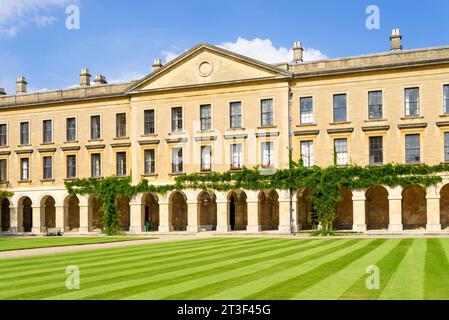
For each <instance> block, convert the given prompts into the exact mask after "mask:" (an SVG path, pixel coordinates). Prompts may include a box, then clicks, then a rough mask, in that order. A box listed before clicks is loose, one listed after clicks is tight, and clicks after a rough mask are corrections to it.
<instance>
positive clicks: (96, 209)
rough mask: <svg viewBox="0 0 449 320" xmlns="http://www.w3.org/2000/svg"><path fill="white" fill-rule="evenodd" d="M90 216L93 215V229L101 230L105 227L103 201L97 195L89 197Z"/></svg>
mask: <svg viewBox="0 0 449 320" xmlns="http://www.w3.org/2000/svg"><path fill="white" fill-rule="evenodd" d="M89 211H90V212H89V216H90V217H92V222H91V223H92V229H93V230H94V231H101V230H102V229H103V215H104V214H103V202H101V201H100V200H98V199H97V197H95V196H91V197H90V198H89Z"/></svg>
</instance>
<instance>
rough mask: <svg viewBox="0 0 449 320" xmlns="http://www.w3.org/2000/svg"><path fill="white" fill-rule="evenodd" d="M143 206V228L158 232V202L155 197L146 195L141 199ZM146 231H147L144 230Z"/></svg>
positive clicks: (149, 194)
mask: <svg viewBox="0 0 449 320" xmlns="http://www.w3.org/2000/svg"><path fill="white" fill-rule="evenodd" d="M143 202H144V205H145V221H144V222H145V227H146V226H148V227H149V230H148V231H158V230H159V200H158V198H157V196H156V195H153V194H151V193H148V194H146V195H145V196H144V199H143ZM145 230H147V229H145Z"/></svg>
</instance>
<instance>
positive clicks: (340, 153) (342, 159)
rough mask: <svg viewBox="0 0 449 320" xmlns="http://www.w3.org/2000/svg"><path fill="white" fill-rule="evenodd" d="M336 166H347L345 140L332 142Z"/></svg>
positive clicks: (346, 143)
mask: <svg viewBox="0 0 449 320" xmlns="http://www.w3.org/2000/svg"><path fill="white" fill-rule="evenodd" d="M334 147H335V154H336V160H337V163H336V164H337V165H339V166H344V165H347V164H348V141H347V140H346V139H335V140H334Z"/></svg>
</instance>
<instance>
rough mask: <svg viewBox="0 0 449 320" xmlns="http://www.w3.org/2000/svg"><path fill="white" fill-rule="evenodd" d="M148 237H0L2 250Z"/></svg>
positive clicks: (0, 249)
mask: <svg viewBox="0 0 449 320" xmlns="http://www.w3.org/2000/svg"><path fill="white" fill-rule="evenodd" d="M140 239H148V238H142V237H101V236H100V237H45V238H35V237H27V238H10V237H3V238H2V237H0V252H1V251H13V250H23V249H36V248H49V247H65V246H74V245H83V244H96V243H111V242H121V241H131V240H140Z"/></svg>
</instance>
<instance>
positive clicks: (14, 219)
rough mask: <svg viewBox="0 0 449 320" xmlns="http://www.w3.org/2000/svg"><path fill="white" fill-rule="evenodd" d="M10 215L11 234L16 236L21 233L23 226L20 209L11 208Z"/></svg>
mask: <svg viewBox="0 0 449 320" xmlns="http://www.w3.org/2000/svg"><path fill="white" fill-rule="evenodd" d="M9 214H10V222H9V223H10V224H9V233H12V234H16V233H18V232H19V230H20V228H19V226H20V225H21V224H20V223H19V222H20V219H19V208H18V207H13V206H10V207H9Z"/></svg>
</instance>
